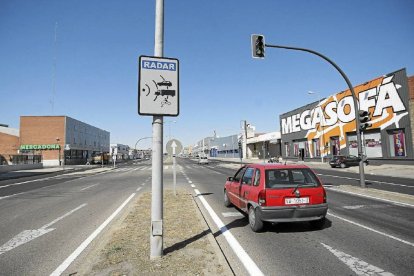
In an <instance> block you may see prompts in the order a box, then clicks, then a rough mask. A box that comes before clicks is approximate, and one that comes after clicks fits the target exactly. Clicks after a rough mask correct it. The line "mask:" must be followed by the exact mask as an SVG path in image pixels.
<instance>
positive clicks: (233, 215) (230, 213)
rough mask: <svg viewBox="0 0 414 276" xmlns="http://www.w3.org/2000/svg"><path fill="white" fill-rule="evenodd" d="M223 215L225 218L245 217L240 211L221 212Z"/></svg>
mask: <svg viewBox="0 0 414 276" xmlns="http://www.w3.org/2000/svg"><path fill="white" fill-rule="evenodd" d="M221 215H222V216H223V217H225V218H230V217H243V215H242V214H241V213H240V212H226V213H221Z"/></svg>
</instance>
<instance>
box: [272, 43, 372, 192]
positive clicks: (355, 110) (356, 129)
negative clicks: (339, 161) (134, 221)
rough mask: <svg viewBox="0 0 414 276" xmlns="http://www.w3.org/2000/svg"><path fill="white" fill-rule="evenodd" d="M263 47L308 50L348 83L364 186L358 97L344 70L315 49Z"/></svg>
mask: <svg viewBox="0 0 414 276" xmlns="http://www.w3.org/2000/svg"><path fill="white" fill-rule="evenodd" d="M265 47H269V48H279V49H287V50H296V51H302V52H308V53H311V54H314V55H317V56H319V57H321V58H323V59H324V60H326V61H327V62H328V63H330V64H331V65H332V66H333V67H335V69H336V70H337V71H338V72H339V74H341V76H342V78H343V79H344V80H345V82H346V84H347V85H348V88H349V90H350V91H351V95H352V98H353V102H354V113H355V125H356V126H355V131H356V134H357V142H358V156H359V157H360V159H361V160H360V161H359V183H360V185H361V187H362V188H365V174H364V161H363V152H362V140H361V131H360V126H361V122H360V121H359V118H358V116H359V115H358V114H359V106H358V99H357V97H356V94H355V91H354V87H353V86H352V84H351V81H350V80H349V79H348V77H347V75H345V73H344V71H342V69H341V68H339V66H338V65H336V63H335V62H333V61H332V60H330V59H329V58H328V57H326V56H324V55H322V54H321V53H318V52H316V51H313V50H310V49H305V48H298V47H290V46H281V45H270V44H265Z"/></svg>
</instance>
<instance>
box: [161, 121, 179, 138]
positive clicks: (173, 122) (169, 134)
mask: <svg viewBox="0 0 414 276" xmlns="http://www.w3.org/2000/svg"><path fill="white" fill-rule="evenodd" d="M167 123H168V140H171V124H175V123H177V121H175V120H172V121H164V124H167Z"/></svg>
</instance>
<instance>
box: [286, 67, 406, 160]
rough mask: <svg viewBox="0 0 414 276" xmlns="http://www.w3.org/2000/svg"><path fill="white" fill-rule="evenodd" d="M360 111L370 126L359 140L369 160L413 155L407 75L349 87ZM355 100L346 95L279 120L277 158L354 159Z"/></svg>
mask: <svg viewBox="0 0 414 276" xmlns="http://www.w3.org/2000/svg"><path fill="white" fill-rule="evenodd" d="M354 90H355V94H356V97H357V99H358V104H359V109H360V110H365V111H368V112H369V113H370V123H371V124H372V126H371V127H369V128H368V129H367V130H366V131H365V132H364V133H363V135H362V138H363V153H364V155H366V156H367V157H368V158H370V159H383V160H384V159H387V160H409V159H413V158H414V152H413V121H414V119H413V111H412V107H413V101H414V76H412V77H410V78H408V77H407V75H406V70H405V69H401V70H399V71H396V72H393V73H390V74H387V75H384V76H381V77H378V78H376V79H373V80H371V81H368V82H366V83H364V84H361V85H358V86H356V87H354ZM356 119H358V118H355V110H354V100H353V97H352V95H351V92H350V90H346V91H342V92H340V93H337V94H335V95H332V96H330V97H327V98H325V99H321V101H318V102H314V103H310V104H308V105H306V106H303V107H301V108H298V109H295V110H292V111H290V112H287V113H284V114H282V115H280V130H281V139H282V156H283V158H287V159H292V158H295V159H302V160H305V159H311V160H312V159H315V161H316V160H322V159H327V158H330V157H332V156H333V155H339V154H343V155H348V154H349V155H358V146H357V138H356V121H355V120H356Z"/></svg>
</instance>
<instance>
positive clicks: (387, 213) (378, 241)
mask: <svg viewBox="0 0 414 276" xmlns="http://www.w3.org/2000/svg"><path fill="white" fill-rule="evenodd" d="M180 164H181V166H182V167H183V168H184V172H185V174H186V175H187V176H188V178H189V179H190V181H191V184H192V185H194V187H195V188H196V189H197V190H199V191H200V193H201V195H202V197H203V198H204V199H205V200H206V201H207V203H208V204H209V206H211V208H212V209H213V210H214V213H216V214H217V216H218V217H219V219H220V220H221V221H222V222H223V224H224V226H225V227H224V228H223V227H217V226H214V225H215V222H214V221H213V219H211V216H210V214H209V213H208V211H207V210H206V209H205V208H202V210H203V213H204V214H205V216H206V217H207V220H208V221H209V224H210V225H211V226H212V228H213V229H215V230H214V231H216V232H215V236H216V239H217V240H218V242H219V243H220V245H221V247H222V250H223V251H224V252H225V254H226V256H227V257H228V259H229V262H230V263H231V265H232V267H233V269H234V270H235V273H236V274H237V275H244V274H247V272H246V267H245V266H244V264H243V263H246V259H242V260H241V261H240V257H238V256H236V253H234V249H233V248H234V246H233V248H232V246H231V245H229V242H228V239H226V238H224V237H223V236H224V232H227V231H228V232H230V233H231V234H232V236H233V237H234V238H235V239H236V240H237V241H238V243H239V244H240V245H241V248H242V249H239V251H241V250H244V251H245V252H246V253H247V255H248V256H249V257H250V258H251V260H252V261H253V264H255V265H256V266H257V267H258V268H259V269H260V271H261V272H262V273H264V274H265V275H304V274H306V275H356V274H358V273H360V274H359V275H373V274H369V273H374V272H375V273H377V274H379V273H386V272H387V273H391V274H394V275H412V272H413V271H414V262H413V261H414V250H413V249H414V248H413V247H414V233H413V232H412V230H413V229H414V213H413V210H412V208H410V207H402V206H399V205H396V204H392V203H384V202H382V201H377V200H372V199H366V198H362V197H357V196H354V195H350V194H343V193H337V192H335V191H332V190H328V191H327V193H328V203H329V213H328V223H327V224H326V225H325V227H324V229H322V230H319V231H315V230H312V229H311V228H310V227H309V225H308V224H307V223H290V224H288V223H283V224H274V225H271V226H270V227H268V228H267V230H266V231H265V232H263V233H253V232H252V231H251V229H250V227H249V225H248V221H247V218H245V217H244V216H243V215H241V214H240V213H239V212H238V211H237V210H236V209H235V208H226V207H224V206H223V185H224V182H225V179H226V177H227V176H231V175H233V174H234V173H235V171H236V169H225V168H223V167H221V166H219V163H218V162H213V163H210V164H209V165H207V166H198V167H197V166H195V167H194V165H193V164H195V163H194V161H192V160H188V159H182V160H180ZM318 173H319V174H320V177H321V178H322V180H323V181H324V182H329V184H331V185H339V184H346V185H352V184H353V182H355V180H352V179H350V178H352V177H351V176H350V175H342V174H338V175H339V176H341V175H342V176H343V177H342V178H338V177H337V176H338V175H336V173H335V171H329V175H325V174H326V172H324V171H318ZM331 175H332V176H331ZM382 180H383V181H384V179H383V178H382ZM392 181H393V182H396V184H398V181H399V180H398V179H393V180H392ZM403 183H406V182H403ZM402 185H404V184H402ZM390 186H391V185H390ZM394 188H396V189H399V190H401V191H402V190H404V189H406V187H404V186H395V187H394ZM394 188H393V189H394ZM200 201H201V200H200ZM200 205H201V203H200ZM219 228H221V230H222V231H220V229H219ZM223 229H224V231H223ZM239 255H240V254H239ZM361 273H367V274H361ZM375 273H374V274H375Z"/></svg>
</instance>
